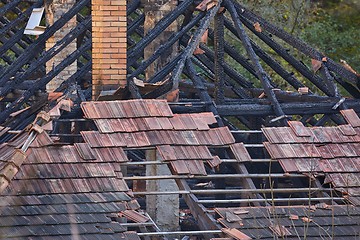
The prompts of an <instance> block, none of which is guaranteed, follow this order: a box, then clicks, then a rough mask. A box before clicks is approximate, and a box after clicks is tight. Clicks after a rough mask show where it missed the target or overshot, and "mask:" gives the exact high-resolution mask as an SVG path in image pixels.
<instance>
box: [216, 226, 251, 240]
mask: <svg viewBox="0 0 360 240" xmlns="http://www.w3.org/2000/svg"><path fill="white" fill-rule="evenodd" d="M221 231H223V232H224V233H225V234H226V235H228V236H230V237H232V238H235V239H237V240H250V239H252V238H251V237H249V236H248V235H246V234H245V233H243V232H241V231H239V230H237V229H236V228H222V229H221Z"/></svg>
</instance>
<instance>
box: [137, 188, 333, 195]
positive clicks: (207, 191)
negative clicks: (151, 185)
mask: <svg viewBox="0 0 360 240" xmlns="http://www.w3.org/2000/svg"><path fill="white" fill-rule="evenodd" d="M333 190H334V189H331V188H324V189H322V188H274V189H269V188H267V189H202V190H190V191H181V190H180V191H168V192H163V191H146V192H133V194H134V195H172V194H191V193H192V194H203V195H209V194H237V193H270V192H274V193H295V192H317V191H333Z"/></svg>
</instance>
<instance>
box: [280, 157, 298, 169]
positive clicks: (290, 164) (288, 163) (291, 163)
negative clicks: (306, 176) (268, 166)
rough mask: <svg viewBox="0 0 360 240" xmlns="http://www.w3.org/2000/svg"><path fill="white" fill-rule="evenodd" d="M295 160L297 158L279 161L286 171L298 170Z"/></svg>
mask: <svg viewBox="0 0 360 240" xmlns="http://www.w3.org/2000/svg"><path fill="white" fill-rule="evenodd" d="M295 161H296V160H295V159H280V160H279V163H280V165H281V167H282V168H283V169H284V171H285V172H298V171H299V169H298V167H297V166H296V163H295Z"/></svg>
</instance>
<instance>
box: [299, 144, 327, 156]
mask: <svg viewBox="0 0 360 240" xmlns="http://www.w3.org/2000/svg"><path fill="white" fill-rule="evenodd" d="M302 147H303V150H304V151H305V154H306V157H310V158H319V157H321V154H320V153H319V151H318V150H317V148H316V146H315V144H302ZM296 153H297V154H300V152H296Z"/></svg>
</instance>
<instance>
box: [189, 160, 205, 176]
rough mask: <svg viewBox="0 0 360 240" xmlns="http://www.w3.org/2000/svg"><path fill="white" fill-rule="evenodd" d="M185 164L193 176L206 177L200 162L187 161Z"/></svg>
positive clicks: (202, 164)
mask: <svg viewBox="0 0 360 240" xmlns="http://www.w3.org/2000/svg"><path fill="white" fill-rule="evenodd" d="M185 164H186V166H187V168H188V170H189V172H190V174H193V175H206V170H205V166H204V163H203V162H202V161H201V160H187V161H185Z"/></svg>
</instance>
